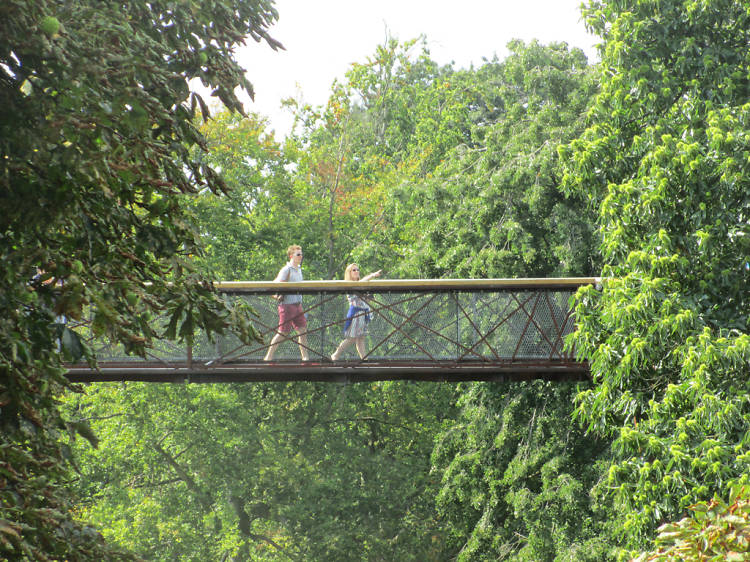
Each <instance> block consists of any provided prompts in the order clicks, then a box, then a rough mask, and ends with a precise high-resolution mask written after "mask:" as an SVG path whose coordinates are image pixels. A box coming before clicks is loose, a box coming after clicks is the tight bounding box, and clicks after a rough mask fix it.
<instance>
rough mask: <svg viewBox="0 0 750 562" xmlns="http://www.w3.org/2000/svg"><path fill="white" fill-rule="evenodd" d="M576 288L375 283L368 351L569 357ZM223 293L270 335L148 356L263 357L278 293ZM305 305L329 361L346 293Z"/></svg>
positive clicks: (310, 343)
mask: <svg viewBox="0 0 750 562" xmlns="http://www.w3.org/2000/svg"><path fill="white" fill-rule="evenodd" d="M574 290H575V289H574V288H571V289H554V290H547V289H528V290H497V291H462V290H448V291H434V292H430V291H427V290H400V291H392V290H391V291H377V290H373V291H371V292H369V293H367V294H366V295H365V298H366V299H367V301H368V302H369V304H370V307H371V309H372V312H371V321H370V322H369V324H368V334H367V336H366V342H367V356H366V359H367V360H370V361H383V362H393V363H398V362H411V361H428V362H429V361H441V362H443V361H454V362H458V361H474V362H487V363H498V362H514V361H535V360H539V361H559V360H568V359H570V355H569V354H568V353H566V352H565V351H564V349H563V340H564V338H565V336H567V335H568V334H569V333H570V332H571V331H572V330H573V328H574V326H573V320H572V317H571V314H570V310H569V300H570V297H571V295H572V294H573V292H574ZM224 298H227V299H243V300H245V301H246V302H247V303H248V304H249V305H250V306H251V307H252V308H253V309H254V310H255V311H256V313H257V317H256V318H255V325H256V328H257V329H258V330H259V331H260V333H261V335H262V336H263V340H264V342H265V343H254V344H251V345H245V344H243V343H242V342H240V341H239V340H238V339H237V338H236V337H234V336H217V337H215V339H214V340H213V341H210V340H209V339H208V338H207V337H206V336H205V334H203V333H198V334H196V336H195V338H194V343H193V346H192V348H191V349H190V350H188V348H187V347H186V346H185V345H184V344H178V343H174V342H167V341H159V342H157V344H156V345H155V347H154V348H153V349H152V350H150V351H149V359H151V360H155V361H161V362H164V363H168V364H175V363H186V362H192V363H202V364H230V363H238V362H245V363H248V362H259V361H262V359H263V356H264V355H265V353H266V351H267V348H268V342H269V341H270V339H271V338H272V337H273V335H274V334H275V330H276V328H277V324H278V313H277V303H276V301H274V300H273V299H272V298H270V296H269V294H268V293H267V292H265V293H251V292H244V293H225V295H224ZM303 307H304V310H305V313H306V315H307V347H308V349H309V353H308V355H309V356H310V359H311V361H321V360H324V361H327V360H329V357H330V355H331V354H332V353H333V351H334V350H335V349H336V347H337V346H338V344H339V342H340V341H341V340H342V337H343V327H344V322H345V319H346V313H347V309H348V302H347V299H346V295H345V294H344V293H342V292H340V291H338V292H326V291H320V292H308V293H306V294H304V296H303ZM157 322H159V323H162V324H163V322H164V321H163V320H157ZM295 336H296V334H295V333H294V332H292V333H291V334H290V337H289V339H286V340H284V341H282V342H281V343H280V345H279V346H278V348H277V351H276V354H275V358H274V360H275V361H299V359H300V349H299V347H298V344H297V341H296V340H295ZM94 349H95V353H96V355H97V358H98V361H99V363H100V364H103V363H115V362H117V363H121V362H128V363H131V362H132V363H136V362H139V361H142V358H140V357H133V356H128V355H127V354H126V353H125V352H124V350H123V348H122V347H121V346H116V345H111V344H108V343H107V342H106V341H101V340H99V341H96V342H94ZM342 359H346V360H359V357H358V355H357V354H356V350H355V347H354V346H351V347H350V348H349V349H347V351H346V352H345V355H344V356H343V357H342Z"/></svg>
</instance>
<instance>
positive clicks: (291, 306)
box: [263, 245, 309, 361]
mask: <svg viewBox="0 0 750 562" xmlns="http://www.w3.org/2000/svg"><path fill="white" fill-rule="evenodd" d="M286 254H287V257H288V258H289V262H288V263H287V264H286V265H285V266H284V267H282V268H281V271H279V274H278V275H277V276H276V279H274V281H276V282H279V281H281V282H289V283H296V282H298V281H302V280H303V279H302V247H300V246H297V245H292V246H289V247H288V248H287V250H286ZM292 328H294V329H295V330H296V331H297V343H298V344H299V351H300V354H301V355H302V361H309V356H308V354H307V333H306V330H307V319H306V318H305V313H304V311H303V310H302V295H299V294H297V295H281V296H280V298H279V327H278V329H277V330H276V334H275V335H274V336H273V339H272V340H271V343H270V345H269V346H268V352H267V353H266V356H265V358H264V359H263V360H264V361H273V356H274V354H275V353H276V348H277V347H278V345H279V343H280V342H281V340H284V339H286V338H287V336H288V334H289V332H291V331H292Z"/></svg>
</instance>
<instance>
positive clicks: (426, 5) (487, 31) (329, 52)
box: [237, 0, 599, 138]
mask: <svg viewBox="0 0 750 562" xmlns="http://www.w3.org/2000/svg"><path fill="white" fill-rule="evenodd" d="M580 4H581V0H366V1H365V0H276V3H275V5H276V9H277V10H278V12H279V20H278V22H277V23H276V25H274V26H273V27H272V28H271V30H270V35H271V36H272V37H274V38H275V39H277V40H279V41H281V43H282V44H283V45H284V47H286V50H285V51H282V50H279V51H273V50H272V49H271V48H270V47H268V45H266V44H265V43H256V42H255V41H253V40H249V41H248V43H247V45H246V46H244V47H242V48H240V49H238V51H237V58H238V60H239V62H240V64H241V65H242V66H243V67H244V68H245V69H246V70H247V72H248V77H249V79H250V81H251V82H252V83H253V86H254V88H255V101H254V102H253V101H250V100H249V99H248V100H247V103H246V104H245V107H246V109H247V110H248V111H253V112H257V113H260V114H262V115H265V116H267V117H269V118H270V119H271V127H272V128H273V129H275V130H276V133H277V138H280V137H282V136H284V135H286V134H287V133H288V132H289V128H290V127H291V116H290V115H289V114H288V111H286V110H282V109H281V108H280V105H281V100H282V99H284V98H289V97H294V98H299V99H302V100H304V101H305V102H308V103H311V104H312V105H314V106H317V105H322V104H324V103H325V102H326V100H327V99H328V94H329V92H330V87H331V84H332V83H333V81H334V79H336V78H339V79H340V80H343V78H344V74H345V72H346V71H347V70H348V69H349V67H350V66H351V64H352V63H354V62H364V61H365V60H366V59H367V57H369V56H371V55H373V54H374V52H375V48H376V47H377V45H380V44H382V43H383V42H384V41H385V40H386V35H387V33H389V34H390V35H391V36H392V37H395V38H397V39H399V40H400V41H406V40H409V39H413V38H416V37H417V36H419V35H420V34H424V35H425V36H426V38H427V45H428V48H429V49H430V54H431V56H432V58H433V60H435V61H436V62H437V63H439V64H448V63H450V62H454V65H455V67H456V68H468V67H469V66H470V65H471V64H472V63H473V64H474V66H478V65H480V64H481V63H482V59H483V58H487V59H491V58H492V57H493V55H495V54H497V56H498V57H499V58H500V59H502V58H504V57H505V56H506V54H507V50H506V49H505V45H506V44H507V43H508V42H509V41H510V40H511V39H522V40H524V41H526V42H528V41H530V40H532V39H538V40H539V41H540V42H541V43H545V44H546V43H551V42H553V41H565V42H567V43H568V45H570V46H571V47H573V46H574V47H580V48H581V49H583V50H584V52H585V53H586V54H587V55H588V57H589V60H590V61H594V60H595V59H596V54H595V48H594V45H596V43H598V42H599V39H598V37H595V36H592V35H589V34H588V33H587V32H586V29H585V27H584V24H583V21H582V20H581V17H580V10H579V6H580Z"/></svg>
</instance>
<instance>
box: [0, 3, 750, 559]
mask: <svg viewBox="0 0 750 562" xmlns="http://www.w3.org/2000/svg"><path fill="white" fill-rule="evenodd" d="M6 4H7V5H3V7H2V8H0V15H2V16H3V18H0V32H2V33H0V63H1V64H0V86H2V89H1V90H0V132H1V133H2V134H0V146H2V160H0V171H2V175H1V176H0V177H1V178H2V179H0V181H2V182H3V183H2V192H1V193H0V201H1V202H2V204H3V208H4V209H7V212H6V213H5V214H4V215H3V217H2V218H0V228H1V230H0V239H1V240H2V244H1V245H0V252H2V254H1V255H0V257H1V258H2V259H3V264H4V266H5V269H4V270H3V274H2V275H1V276H0V279H2V286H1V287H0V289H2V290H1V291H0V307H1V308H0V311H1V312H2V314H0V424H2V433H1V435H2V437H1V438H0V439H2V441H1V442H0V445H2V446H1V447H0V451H1V452H0V500H1V501H2V503H1V504H0V509H1V510H2V511H0V554H3V555H6V557H9V558H21V559H23V558H24V557H25V558H29V559H35V558H36V559H43V557H44V556H46V557H47V558H52V559H66V558H67V559H101V558H106V559H116V558H118V557H119V558H132V557H143V558H146V559H149V560H174V559H181V560H182V559H184V560H222V559H223V560H279V559H283V560H285V559H293V560H357V559H361V560H394V559H395V560H462V561H469V560H497V559H509V560H528V561H532V560H533V561H537V560H549V561H552V560H592V561H593V560H607V559H616V558H621V559H625V558H629V557H634V556H640V559H641V560H647V559H670V558H669V557H677V556H683V557H685V556H693V555H694V556H696V557H700V556H708V555H711V556H715V557H724V558H730V557H732V556H734V557H742V556H744V555H746V552H747V544H748V543H747V539H748V536H747V509H748V508H747V491H746V490H747V484H748V482H747V479H748V474H750V446H749V445H750V441H749V439H750V400H748V396H749V395H750V394H749V393H748V390H750V389H749V388H748V374H750V338H749V336H748V312H749V311H750V302H749V301H750V291H749V290H748V287H750V261H749V260H750V258H748V256H749V255H750V242H749V241H750V229H749V227H748V224H749V223H750V220H749V219H750V185H748V182H749V181H750V180H748V178H750V134H748V131H750V127H748V122H750V105H748V103H747V100H748V99H750V64H749V63H750V59H749V58H748V57H749V56H750V55H748V49H747V45H748V31H747V30H748V29H750V12H748V10H747V8H746V7H745V6H744V5H743V4H742V3H739V2H732V1H730V0H661V1H659V2H655V1H650V0H627V1H604V0H601V1H598V0H595V1H592V2H589V4H588V6H586V7H585V8H584V15H585V17H586V21H587V24H588V25H589V26H590V28H591V29H592V30H593V31H594V32H595V33H597V34H598V35H599V36H601V38H602V46H601V47H602V51H601V54H602V62H601V63H600V64H599V65H597V66H595V67H592V66H590V65H589V64H588V61H587V60H586V58H585V56H584V55H583V53H582V52H580V51H579V50H577V49H570V48H568V47H567V46H566V45H563V44H552V45H546V46H545V45H540V44H538V43H536V42H531V43H529V44H524V43H522V42H519V41H513V42H511V43H510V44H509V45H508V48H509V55H508V56H507V57H506V58H505V59H504V60H497V59H495V60H489V61H485V63H483V64H482V65H480V66H479V67H477V68H470V69H461V70H456V69H454V68H453V66H452V65H447V66H440V65H438V64H436V63H435V61H433V60H432V59H431V57H430V54H429V52H428V51H427V50H426V48H425V47H424V42H422V41H421V40H414V41H408V42H405V43H400V42H398V41H396V40H392V39H389V40H387V41H386V42H385V44H383V45H380V46H378V47H376V49H375V52H374V54H373V56H372V57H370V58H368V59H367V60H365V61H363V62H361V63H357V64H354V65H353V66H352V67H351V68H350V70H349V72H348V73H347V74H346V79H345V80H344V81H342V82H336V83H334V84H333V86H332V90H331V96H330V99H329V101H328V103H327V104H326V105H325V106H323V107H310V106H307V105H304V104H301V103H296V102H291V101H290V102H287V105H288V106H289V107H290V109H291V110H292V111H294V116H295V119H296V129H295V131H294V132H293V134H292V135H290V136H289V137H288V138H287V139H285V140H284V141H283V142H279V141H277V140H275V139H273V137H272V136H270V135H269V134H268V133H267V131H266V122H265V121H264V118H263V117H262V116H258V115H250V116H245V115H243V114H241V113H237V112H232V111H227V112H224V111H217V112H215V114H214V115H213V118H212V119H211V120H210V121H208V122H201V121H200V119H199V118H198V116H197V115H196V113H200V112H207V108H206V107H205V104H204V102H203V100H202V99H201V98H200V97H199V96H197V95H195V94H192V93H190V91H189V90H188V80H189V79H191V78H200V79H201V80H203V81H204V83H205V84H207V85H210V86H211V87H212V88H214V91H215V94H216V95H217V96H218V97H219V98H221V99H222V100H223V101H224V103H225V105H226V106H227V107H228V108H229V109H230V110H232V109H239V105H238V103H237V100H236V98H234V94H233V91H234V86H243V87H245V88H249V84H248V83H247V82H246V79H245V78H244V76H243V74H242V72H241V70H240V69H239V68H237V66H236V64H235V63H234V62H233V61H232V59H231V56H230V50H231V46H232V45H233V44H234V43H235V42H237V41H239V40H241V38H242V37H243V36H244V35H245V34H246V33H250V35H251V36H252V37H253V38H255V39H262V38H265V39H266V40H267V41H268V42H269V43H270V44H271V46H273V47H278V45H277V44H276V43H275V42H274V41H273V40H272V39H270V38H269V37H268V36H267V32H266V27H267V26H268V25H269V24H270V23H271V22H272V21H273V20H274V19H275V17H276V14H275V12H274V11H273V9H272V7H271V6H270V3H266V2H251V3H246V2H239V1H237V2H231V1H230V0H213V1H210V2H201V3H200V9H198V3H197V2H183V3H181V4H179V6H178V7H174V6H173V4H172V3H161V2H156V3H154V2H151V3H149V4H148V9H147V7H146V5H144V6H140V5H139V6H130V5H128V6H127V7H125V8H123V7H122V6H121V5H119V4H117V5H116V4H114V3H108V2H99V3H96V6H94V4H89V3H87V2H82V1H77V2H69V3H64V4H63V3H61V4H59V5H58V4H57V3H52V2H37V3H30V2H21V1H12V2H10V3H6ZM123 10H124V11H123ZM28 30H32V31H33V33H29V32H28ZM102 77H103V79H100V78H102ZM199 110H200V111H199ZM213 170H221V176H222V177H221V178H220V177H219V175H218V174H217V173H216V172H214V171H213ZM215 192H220V193H223V195H222V196H221V197H218V198H217V197H215V196H214V193H215ZM30 193H33V194H34V197H30V196H29V194H30ZM290 243H299V244H301V245H302V246H303V247H304V249H305V262H304V263H305V276H306V278H307V279H321V278H324V279H329V278H339V277H340V276H341V274H342V271H343V269H344V266H345V265H346V264H347V263H349V262H351V261H357V262H359V263H360V265H361V266H362V267H363V269H364V270H365V272H368V271H373V270H375V269H383V270H384V272H385V276H387V277H391V278H393V277H412V278H419V277H435V278H436V277H480V278H481V277H544V276H577V275H597V274H599V273H603V276H604V282H603V286H602V287H601V290H597V289H596V288H593V287H592V288H589V289H584V290H582V291H580V293H579V294H578V295H577V297H576V301H575V303H576V311H577V315H578V316H577V319H578V330H577V332H576V333H575V335H574V337H573V338H571V341H570V343H571V344H572V345H574V346H575V349H576V351H577V353H578V354H579V355H580V357H581V358H582V359H587V360H589V361H590V364H591V370H592V382H591V383H590V384H582V385H580V386H576V385H571V384H567V383H556V384H553V383H545V382H540V381H537V382H534V383H524V384H514V385H508V384H505V385H499V384H484V383H477V384H468V383H467V384H461V385H458V386H450V385H445V384H442V385H441V384H413V383H377V384H357V385H339V384H255V385H228V384H227V385H202V386H199V385H186V386H170V385H153V384H152V385H144V384H121V385H114V384H99V385H91V386H89V387H86V388H85V389H81V388H74V389H70V390H75V391H76V392H68V393H67V394H66V395H65V396H64V397H62V398H61V399H62V400H63V408H62V410H60V409H59V407H58V404H57V403H56V399H57V398H58V397H59V396H60V394H61V393H62V392H63V389H65V388H66V387H67V385H66V383H65V379H64V377H63V376H62V372H63V371H62V368H61V360H62V359H64V358H70V357H74V356H78V355H80V354H84V355H85V354H86V338H87V337H89V336H90V335H92V334H93V335H95V336H96V337H104V336H108V337H110V338H113V339H115V340H118V341H120V342H121V343H122V344H124V345H126V346H127V347H128V348H129V349H131V350H132V351H134V352H142V351H143V350H144V349H145V348H146V347H147V346H148V345H149V343H150V341H151V340H152V339H153V338H155V337H164V336H166V337H184V338H190V337H191V334H192V330H193V328H194V327H195V326H196V325H201V326H202V327H204V328H206V329H208V330H209V331H211V330H214V331H221V330H224V329H227V328H228V327H230V325H231V324H233V323H234V327H235V328H238V329H239V330H240V331H241V332H243V333H244V336H245V337H246V338H250V337H253V334H254V332H253V330H252V328H251V326H250V325H249V324H248V323H247V319H246V317H245V316H244V315H240V316H237V315H233V314H232V312H231V311H229V310H227V309H226V308H225V306H226V305H225V304H224V303H223V302H221V301H220V300H218V299H216V298H215V296H214V295H213V294H212V292H211V290H210V285H209V284H207V283H205V282H203V281H202V279H203V278H219V279H270V278H273V277H274V276H275V274H276V272H277V271H278V268H279V267H280V266H281V265H282V263H283V262H284V261H285V248H286V246H287V245H288V244H290ZM599 248H600V250H599ZM602 264H603V265H602ZM37 272H38V275H36V276H35V274H37ZM168 282H173V284H168ZM186 303H192V304H186ZM84 313H86V314H89V313H91V314H93V318H94V322H93V328H92V330H93V331H92V332H87V331H86V330H83V329H80V328H79V327H78V326H77V321H78V319H79V318H81V317H82V315H83V314H84ZM155 313H160V314H166V315H167V316H171V317H172V319H173V322H172V323H170V324H168V325H167V326H168V328H167V329H166V331H163V332H157V331H156V330H155V328H154V325H153V324H152V323H150V322H149V319H150V318H152V317H153V314H155ZM63 317H64V318H66V319H67V323H62V322H59V319H61V318H63ZM233 319H234V320H233ZM61 412H62V413H61ZM64 437H68V439H66V440H64V442H63V438H64ZM69 460H72V461H74V463H75V466H76V468H77V470H78V473H77V477H76V478H75V479H71V478H70V471H69V470H68V468H67V466H66V461H69ZM71 493H72V494H74V495H75V496H77V497H78V498H80V500H79V501H77V503H73V501H72V499H71V495H70V494H71ZM720 498H726V501H724V500H722V499H720ZM72 509H75V511H76V517H75V518H73V517H71V510H72ZM82 521H85V523H83V522H82ZM89 525H91V526H89ZM95 528H96V529H98V530H95ZM99 531H101V533H102V534H101V535H100V534H99ZM105 541H106V542H105ZM743 549H744V550H743ZM738 559H741V558H738Z"/></svg>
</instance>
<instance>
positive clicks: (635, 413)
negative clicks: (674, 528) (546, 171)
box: [563, 0, 750, 547]
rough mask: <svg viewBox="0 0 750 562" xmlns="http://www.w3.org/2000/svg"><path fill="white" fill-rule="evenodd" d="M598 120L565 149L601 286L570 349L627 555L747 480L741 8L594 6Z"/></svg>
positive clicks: (748, 250)
mask: <svg viewBox="0 0 750 562" xmlns="http://www.w3.org/2000/svg"><path fill="white" fill-rule="evenodd" d="M586 17H587V21H588V22H589V24H590V25H591V26H592V27H593V29H594V30H595V31H596V32H597V33H599V34H600V35H601V36H602V37H603V38H604V39H605V44H604V46H605V48H604V51H603V58H602V63H601V76H602V84H601V94H600V95H599V97H598V99H597V102H596V105H595V107H594V109H593V112H592V114H591V118H592V121H593V125H592V126H591V127H590V128H589V129H588V130H587V131H586V132H585V133H584V134H583V135H582V136H581V138H580V139H578V140H576V141H574V142H573V143H571V144H570V146H569V147H568V148H567V149H565V150H564V151H563V156H564V159H565V161H566V162H567V163H568V169H567V175H566V180H567V185H568V186H569V189H570V190H571V191H574V192H576V193H585V194H586V195H587V196H588V197H589V198H590V200H591V201H592V202H593V203H594V204H595V205H596V206H597V207H598V209H599V226H600V229H601V233H602V239H603V242H602V252H603V256H604V259H605V262H606V265H605V267H604V270H603V276H604V277H605V278H606V281H605V283H604V288H603V291H602V292H596V291H592V290H585V291H582V292H581V294H580V295H579V300H578V306H577V314H578V319H579V330H578V332H577V334H576V336H575V344H576V346H577V349H578V351H579V353H580V354H581V356H582V357H587V358H588V359H589V361H590V363H591V369H592V375H593V380H594V383H595V384H594V385H593V386H592V387H591V388H590V389H588V390H585V391H584V392H582V393H581V394H579V396H578V398H577V412H578V418H579V419H580V420H581V421H582V422H583V423H584V424H585V425H586V426H587V427H588V428H589V429H590V430H591V431H592V432H595V433H597V434H599V435H602V436H612V437H613V438H614V442H613V447H612V451H613V454H614V455H615V462H614V464H613V465H612V467H611V468H610V470H609V471H608V473H607V476H606V478H605V479H604V481H603V482H602V489H603V490H606V491H608V493H609V496H610V498H611V499H612V501H613V508H612V509H613V513H614V514H615V515H617V516H618V517H619V518H621V523H620V528H621V531H622V534H623V537H622V541H623V544H625V545H626V546H630V547H641V546H643V545H644V544H645V540H646V539H647V537H650V536H653V534H654V532H655V530H656V527H657V526H658V525H659V524H661V523H663V522H664V521H670V520H677V519H679V518H681V517H682V515H683V514H684V513H685V511H686V510H687V508H688V506H690V505H692V504H695V503H696V502H699V501H706V500H710V499H711V498H712V497H713V496H714V495H718V496H719V497H726V493H725V492H726V489H727V488H728V486H730V485H733V484H734V485H742V484H746V483H747V481H748V475H750V464H749V463H750V399H749V398H748V397H749V396H750V394H749V393H748V391H749V390H750V386H748V385H749V382H748V375H749V374H750V336H749V335H748V328H749V325H748V322H749V318H750V264H749V263H748V256H749V255H750V134H749V133H748V131H750V129H749V128H748V122H749V121H748V120H749V119H750V104H748V99H749V98H750V51H748V48H747V45H748V29H750V12H748V9H747V5H746V4H745V3H743V2H732V1H721V0H715V1H709V0H704V1H700V2H698V1H692V0H671V1H662V2H658V3H657V2H636V1H633V2H593V3H592V5H591V7H590V8H589V9H588V10H586Z"/></svg>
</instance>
